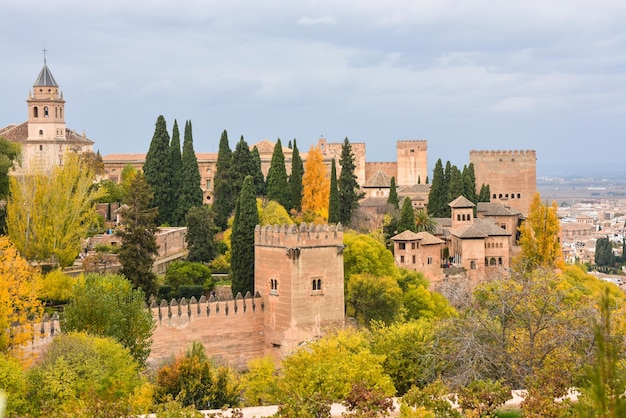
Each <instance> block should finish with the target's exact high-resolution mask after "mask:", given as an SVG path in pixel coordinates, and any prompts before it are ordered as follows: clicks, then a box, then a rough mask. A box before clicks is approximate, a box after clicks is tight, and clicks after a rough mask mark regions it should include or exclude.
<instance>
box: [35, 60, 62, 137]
mask: <svg viewBox="0 0 626 418" xmlns="http://www.w3.org/2000/svg"><path fill="white" fill-rule="evenodd" d="M45 51H46V50H45V49H44V60H43V61H44V64H43V68H42V69H41V71H40V72H39V76H38V77H37V80H35V84H33V91H32V92H29V93H28V100H26V103H28V141H43V142H45V141H58V140H65V139H67V138H66V133H65V132H66V131H65V100H64V99H63V93H60V92H59V85H58V84H57V82H56V80H55V79H54V77H53V76H52V73H51V72H50V69H49V68H48V65H47V64H46V56H45Z"/></svg>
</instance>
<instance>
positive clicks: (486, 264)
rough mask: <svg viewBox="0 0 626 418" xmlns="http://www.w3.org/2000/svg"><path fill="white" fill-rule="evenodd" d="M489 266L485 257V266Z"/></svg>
mask: <svg viewBox="0 0 626 418" xmlns="http://www.w3.org/2000/svg"><path fill="white" fill-rule="evenodd" d="M488 265H489V259H488V258H487V257H485V266H488Z"/></svg>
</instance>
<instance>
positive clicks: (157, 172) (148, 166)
mask: <svg viewBox="0 0 626 418" xmlns="http://www.w3.org/2000/svg"><path fill="white" fill-rule="evenodd" d="M171 160H172V158H171V151H170V137H169V134H168V133H167V125H166V123H165V118H164V117H163V116H162V115H160V116H159V117H158V119H157V122H156V126H155V129H154V135H153V137H152V142H150V149H149V150H148V153H147V154H146V161H145V163H144V165H143V172H144V173H145V175H146V181H147V183H148V184H149V185H150V187H151V189H152V192H153V193H154V194H153V197H152V203H151V206H152V207H156V208H158V215H157V219H156V221H157V224H158V225H162V224H170V223H171V222H172V219H173V214H174V207H175V206H174V200H173V198H174V196H173V191H172V162H171Z"/></svg>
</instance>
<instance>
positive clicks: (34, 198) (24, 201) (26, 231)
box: [7, 153, 106, 267]
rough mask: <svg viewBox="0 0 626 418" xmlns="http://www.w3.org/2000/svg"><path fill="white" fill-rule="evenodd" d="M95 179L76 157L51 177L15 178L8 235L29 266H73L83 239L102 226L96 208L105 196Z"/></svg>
mask: <svg viewBox="0 0 626 418" xmlns="http://www.w3.org/2000/svg"><path fill="white" fill-rule="evenodd" d="M93 181H94V174H93V172H92V171H91V170H90V168H89V166H88V165H86V164H84V163H82V162H81V161H80V159H79V157H78V155H77V154H74V153H71V154H68V155H66V156H65V157H64V164H63V166H57V167H55V168H54V169H53V170H52V173H50V174H48V175H42V174H32V175H27V176H21V177H19V178H16V177H12V178H11V187H10V189H11V195H10V196H9V199H8V203H7V229H8V233H9V237H10V238H11V242H13V244H14V245H15V247H16V248H17V249H18V250H19V252H20V253H21V254H22V255H23V256H24V257H26V259H28V260H37V261H44V262H50V261H52V262H58V263H59V264H60V265H61V267H67V266H70V265H72V264H73V263H74V260H75V259H76V257H77V256H78V253H79V252H80V239H81V238H84V237H85V236H87V233H88V231H89V230H90V229H91V228H92V227H93V226H95V225H97V224H98V220H99V217H98V214H97V213H96V211H95V209H94V205H95V202H96V201H97V200H98V199H100V198H101V197H103V196H104V194H105V193H106V191H105V190H103V189H96V188H94V187H92V186H93Z"/></svg>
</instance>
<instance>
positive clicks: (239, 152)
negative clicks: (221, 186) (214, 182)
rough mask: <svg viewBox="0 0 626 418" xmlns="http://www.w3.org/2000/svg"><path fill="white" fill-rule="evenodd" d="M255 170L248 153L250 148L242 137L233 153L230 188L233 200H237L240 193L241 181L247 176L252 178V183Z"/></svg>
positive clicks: (250, 155) (250, 154) (252, 159)
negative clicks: (231, 184) (231, 183)
mask: <svg viewBox="0 0 626 418" xmlns="http://www.w3.org/2000/svg"><path fill="white" fill-rule="evenodd" d="M255 168H256V164H255V162H254V158H253V157H252V153H251V152H250V147H249V146H248V143H247V142H246V140H245V139H244V138H243V135H242V136H241V138H240V139H239V142H237V146H235V151H234V152H233V165H232V167H231V173H232V179H233V186H232V187H233V194H234V196H235V198H237V197H238V196H239V193H241V187H242V186H243V181H244V179H245V178H246V177H247V176H252V181H253V182H254V173H255V171H256V170H255ZM255 193H256V186H255Z"/></svg>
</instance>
